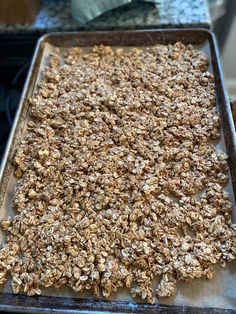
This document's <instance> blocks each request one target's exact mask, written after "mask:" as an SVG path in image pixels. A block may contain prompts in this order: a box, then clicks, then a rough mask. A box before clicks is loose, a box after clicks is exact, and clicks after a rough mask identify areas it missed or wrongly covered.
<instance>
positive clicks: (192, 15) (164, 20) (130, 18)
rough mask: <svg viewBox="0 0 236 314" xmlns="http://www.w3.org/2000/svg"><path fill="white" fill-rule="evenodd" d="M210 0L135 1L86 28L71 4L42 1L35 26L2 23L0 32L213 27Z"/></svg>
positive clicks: (51, 0)
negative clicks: (75, 17)
mask: <svg viewBox="0 0 236 314" xmlns="http://www.w3.org/2000/svg"><path fill="white" fill-rule="evenodd" d="M206 1H207V0H160V1H159V3H158V5H155V4H153V3H148V2H132V3H130V4H128V5H126V6H124V7H120V8H117V9H114V10H112V11H110V12H107V13H104V14H103V15H101V16H100V17H98V18H96V19H95V20H93V21H91V22H90V23H88V24H86V25H82V26H81V25H78V23H77V22H76V21H75V20H74V19H73V18H72V16H71V9H70V1H64V0H42V6H41V9H40V11H39V12H38V15H37V17H36V20H35V22H34V23H33V24H32V25H13V26H7V25H3V24H0V33H26V32H27V33H34V32H42V33H45V32H52V31H75V30H95V29H96V30H105V29H140V28H160V27H208V28H209V27H210V18H209V12H208V6H207V2H206Z"/></svg>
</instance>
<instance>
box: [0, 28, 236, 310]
mask: <svg viewBox="0 0 236 314" xmlns="http://www.w3.org/2000/svg"><path fill="white" fill-rule="evenodd" d="M180 32H181V31H180ZM146 33H147V35H148V36H151V35H150V34H148V32H146ZM55 36H56V35H54V37H55ZM162 36H163V33H162ZM65 38H66V35H65V37H64V40H63V41H60V35H58V38H56V39H55V41H56V44H50V43H49V42H50V40H48V39H46V40H44V41H43V40H42V42H41V46H40V47H39V49H38V55H36V57H35V58H36V60H37V61H38V63H37V62H36V63H35V66H34V67H33V68H32V69H31V77H30V78H29V79H30V80H29V79H28V89H26V90H25V95H24V97H23V100H22V103H21V108H20V111H19V112H18V120H17V121H15V124H14V128H15V133H14V134H13V133H12V138H11V141H10V143H9V146H8V155H6V156H5V160H4V162H3V165H2V166H3V167H2V169H1V173H0V175H1V179H0V180H1V181H0V182H1V188H0V189H1V191H0V201H1V204H0V205H1V210H0V219H3V218H4V217H6V216H9V215H10V216H13V215H14V214H15V213H14V210H13V209H12V200H13V196H14V184H15V183H16V178H14V176H13V168H12V164H11V160H12V156H13V154H14V149H15V147H17V144H18V143H19V142H20V141H21V139H22V138H24V135H25V132H26V131H25V130H26V123H27V120H28V104H27V101H26V99H27V98H28V97H29V96H30V95H32V94H33V93H34V91H35V89H37V84H38V82H39V81H40V80H41V78H42V75H43V72H44V68H45V66H46V65H47V62H48V56H49V54H50V53H51V52H53V50H54V49H55V47H56V46H61V48H60V51H61V59H62V64H63V56H62V52H64V51H65V50H66V49H67V48H66V47H72V46H78V45H82V46H88V45H87V44H88V42H86V39H85V38H84V37H83V40H82V41H80V40H79V39H80V37H79V35H78V36H77V37H76V38H77V40H75V39H74V40H73V37H71V36H69V37H68V39H67V40H66V39H65ZM49 39H50V36H49ZM178 40H179V39H178V38H176V41H178ZM193 41H194V40H193ZM101 42H102V41H101V38H100V40H99V41H98V42H97V43H101ZM95 43H96V42H94V39H93V40H92V42H91V46H92V45H94V44H95ZM155 43H163V40H161V38H160V40H159V41H154V42H153V44H155ZM164 43H166V42H164ZM141 45H145V43H143V42H140V43H139V44H138V43H137V45H135V46H141ZM114 46H116V47H117V46H118V45H116V44H115V45H114ZM119 46H120V47H121V46H122V47H124V46H126V45H119ZM131 46H132V45H131ZM145 46H150V44H147V45H145ZM193 46H194V47H195V48H196V49H198V50H201V51H204V52H205V53H206V54H207V55H208V56H209V58H210V59H211V49H212V47H211V46H210V43H209V41H207V40H204V41H202V42H201V43H197V44H194V42H193ZM127 49H129V48H128V47H127ZM37 57H38V59H37ZM212 65H213V67H212ZM209 71H210V72H212V73H214V63H211V64H210V67H209ZM214 75H215V76H216V73H214ZM215 79H216V80H217V78H216V77H215ZM217 96H218V95H217ZM217 100H218V102H217V103H218V104H217V105H218V111H220V107H219V105H222V104H221V103H220V101H221V99H220V98H219V97H217ZM214 144H215V146H216V147H217V148H220V149H223V150H224V151H226V146H225V141H224V134H223V128H222V130H221V137H220V139H219V140H218V141H216V142H215V143H214ZM227 153H228V154H229V152H227ZM225 189H226V190H227V191H228V193H229V195H230V200H231V202H232V203H233V205H235V197H234V192H233V187H232V180H231V177H230V179H229V182H228V183H227V185H226V186H225ZM234 216H235V211H234ZM233 218H234V222H236V217H233ZM4 241H5V236H4V233H3V232H2V230H1V232H0V244H1V247H2V244H3V243H4ZM215 269H216V271H215V277H214V279H213V280H210V281H208V280H201V279H195V280H193V281H192V282H191V283H185V282H181V283H179V284H178V292H177V294H176V296H173V297H171V298H162V299H158V300H157V303H158V304H166V305H178V306H191V307H213V308H223V309H236V262H231V263H229V264H227V266H226V268H225V269H222V268H221V267H219V266H216V268H215ZM157 284H158V281H157V280H156V281H154V286H157ZM0 288H1V289H0V291H1V292H2V293H12V290H11V286H10V282H9V281H8V282H7V283H6V284H5V285H4V286H1V287H0ZM42 295H44V296H56V297H61V298H62V297H73V298H85V299H91V298H92V295H91V294H90V293H89V292H85V293H79V294H78V293H75V292H73V291H72V289H70V288H60V289H59V290H56V289H53V288H45V289H42ZM109 300H113V301H127V302H133V299H132V297H131V296H130V293H129V290H128V289H124V288H122V289H120V290H119V291H118V293H116V294H113V295H112V296H111V297H110V298H109ZM0 301H1V298H0ZM136 301H137V302H139V303H140V302H142V301H141V300H140V299H137V300H136ZM55 306H56V305H55Z"/></svg>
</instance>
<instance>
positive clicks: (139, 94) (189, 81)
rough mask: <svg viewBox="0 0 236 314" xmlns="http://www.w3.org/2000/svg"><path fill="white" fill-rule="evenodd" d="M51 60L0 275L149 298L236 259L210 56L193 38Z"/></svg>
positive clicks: (19, 286) (21, 155) (35, 104)
mask: <svg viewBox="0 0 236 314" xmlns="http://www.w3.org/2000/svg"><path fill="white" fill-rule="evenodd" d="M60 60H61V56H60V53H59V52H58V51H55V53H53V54H52V55H51V57H50V61H49V66H48V67H47V68H46V70H45V73H44V78H43V80H42V81H41V83H40V86H39V88H38V91H37V92H36V93H35V95H34V96H33V98H32V99H31V100H30V108H31V112H30V116H31V119H30V122H29V124H28V134H27V135H26V137H25V139H24V140H23V141H22V143H21V145H20V147H19V148H18V150H17V152H16V156H15V175H16V177H18V178H19V179H18V183H17V185H16V187H15V198H14V207H15V209H16V210H17V214H16V215H15V216H14V217H9V218H6V219H4V220H3V222H2V227H3V229H4V230H5V231H6V232H7V242H6V245H5V246H4V248H3V249H2V250H1V251H0V282H1V283H3V282H5V281H6V279H7V273H8V272H10V274H11V276H12V288H13V291H14V292H15V293H18V292H24V293H27V294H28V295H33V294H40V293H41V288H42V287H49V286H54V287H60V286H63V285H67V286H70V287H71V288H72V289H73V290H74V291H76V292H79V291H82V290H84V289H91V290H92V292H93V294H94V296H95V297H96V298H99V297H100V293H102V295H103V296H104V297H107V296H109V295H110V294H112V293H113V292H114V291H117V289H118V288H119V287H125V286H126V287H129V288H130V289H131V294H132V295H133V296H134V297H135V296H140V297H141V298H143V299H146V300H147V302H149V303H153V302H154V292H153V282H154V281H156V280H157V279H156V276H160V277H161V279H160V282H159V285H158V288H157V290H156V293H157V296H158V297H168V296H171V295H173V294H175V293H176V290H177V283H178V282H179V281H181V280H184V281H191V280H192V279H194V278H207V279H211V278H212V276H213V273H214V269H213V265H214V264H216V263H219V264H221V265H222V266H224V265H225V262H226V261H230V260H233V259H234V258H235V254H236V241H235V240H236V227H235V225H233V224H232V221H231V208H232V206H231V203H230V201H229V197H228V195H227V193H226V192H225V191H224V189H223V187H222V184H224V183H225V182H226V181H227V174H226V172H227V156H226V154H225V153H224V152H223V151H220V150H218V149H216V148H215V147H214V146H213V145H212V144H210V143H209V141H210V140H212V139H217V138H218V137H219V130H220V119H219V116H218V114H217V112H216V100H215V91H214V78H213V76H212V75H211V74H210V73H209V72H208V71H207V68H208V58H207V57H206V56H205V55H204V54H203V53H202V52H199V51H197V50H195V49H193V47H192V46H191V45H188V46H185V45H183V44H182V43H176V44H174V45H166V46H164V45H157V46H154V47H151V48H145V49H137V48H132V49H128V50H123V49H112V48H111V47H106V46H102V45H101V46H95V47H93V48H92V49H91V51H89V52H83V51H82V49H81V48H73V49H69V50H68V52H67V54H65V55H64V63H61V62H60Z"/></svg>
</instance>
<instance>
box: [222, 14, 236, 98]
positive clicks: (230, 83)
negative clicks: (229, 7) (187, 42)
mask: <svg viewBox="0 0 236 314" xmlns="http://www.w3.org/2000/svg"><path fill="white" fill-rule="evenodd" d="M221 60H222V66H223V72H224V77H225V82H226V87H227V89H228V93H229V97H230V98H231V99H234V100H236V17H234V21H233V23H232V26H231V29H230V32H229V35H228V38H227V41H226V44H225V47H224V49H223V52H222V56H221Z"/></svg>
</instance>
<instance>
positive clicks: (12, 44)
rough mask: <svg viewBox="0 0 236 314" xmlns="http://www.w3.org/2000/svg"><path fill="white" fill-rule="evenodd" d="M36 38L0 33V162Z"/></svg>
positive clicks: (35, 36)
mask: <svg viewBox="0 0 236 314" xmlns="http://www.w3.org/2000/svg"><path fill="white" fill-rule="evenodd" d="M37 39H38V36H37V35H34V36H29V35H28V36H24V35H10V36H9V35H0V162H1V159H2V156H3V153H4V149H5V145H6V142H7V139H8V135H9V132H10V130H11V126H12V123H13V119H14V116H15V112H16V110H17V107H18V104H19V100H20V96H21V93H22V90H23V87H24V83H25V79H26V75H27V72H28V70H29V66H30V63H31V59H32V56H33V52H34V48H35V44H36V42H37Z"/></svg>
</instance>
